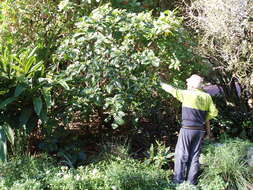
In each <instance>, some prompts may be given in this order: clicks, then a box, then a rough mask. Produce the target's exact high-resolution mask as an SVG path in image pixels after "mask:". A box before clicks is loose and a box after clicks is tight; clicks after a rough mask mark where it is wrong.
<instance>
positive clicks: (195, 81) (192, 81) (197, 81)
mask: <svg viewBox="0 0 253 190" xmlns="http://www.w3.org/2000/svg"><path fill="white" fill-rule="evenodd" d="M186 82H187V89H200V88H202V83H203V78H202V77H200V76H199V75H196V74H194V75H192V76H190V78H188V79H186Z"/></svg>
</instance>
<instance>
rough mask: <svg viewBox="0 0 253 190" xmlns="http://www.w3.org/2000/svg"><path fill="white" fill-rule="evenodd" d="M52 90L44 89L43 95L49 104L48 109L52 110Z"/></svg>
mask: <svg viewBox="0 0 253 190" xmlns="http://www.w3.org/2000/svg"><path fill="white" fill-rule="evenodd" d="M50 90H51V88H43V89H42V94H43V97H44V100H45V102H46V104H47V108H50V107H51V105H52V101H51V93H50Z"/></svg>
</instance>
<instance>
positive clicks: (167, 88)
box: [160, 82, 173, 92]
mask: <svg viewBox="0 0 253 190" xmlns="http://www.w3.org/2000/svg"><path fill="white" fill-rule="evenodd" d="M160 85H161V87H162V89H163V90H165V91H166V92H171V91H172V90H173V87H172V86H171V85H169V84H166V83H164V82H160Z"/></svg>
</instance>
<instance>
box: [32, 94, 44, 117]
mask: <svg viewBox="0 0 253 190" xmlns="http://www.w3.org/2000/svg"><path fill="white" fill-rule="evenodd" d="M33 106H34V110H35V112H36V113H37V115H38V116H39V115H40V112H41V109H42V100H41V97H35V98H33Z"/></svg>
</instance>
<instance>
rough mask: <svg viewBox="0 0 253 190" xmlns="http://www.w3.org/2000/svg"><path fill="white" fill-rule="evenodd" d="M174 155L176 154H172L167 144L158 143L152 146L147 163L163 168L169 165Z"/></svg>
mask: <svg viewBox="0 0 253 190" xmlns="http://www.w3.org/2000/svg"><path fill="white" fill-rule="evenodd" d="M173 155H174V153H172V152H171V150H170V147H166V146H165V144H163V143H161V142H158V141H157V142H156V144H155V145H153V144H151V146H150V149H149V151H148V158H147V159H146V160H145V163H147V164H154V165H155V167H157V168H162V166H164V165H165V164H168V163H169V161H170V159H172V157H173Z"/></svg>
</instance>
